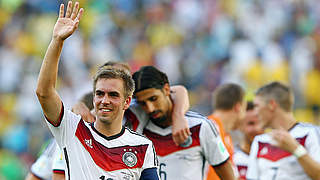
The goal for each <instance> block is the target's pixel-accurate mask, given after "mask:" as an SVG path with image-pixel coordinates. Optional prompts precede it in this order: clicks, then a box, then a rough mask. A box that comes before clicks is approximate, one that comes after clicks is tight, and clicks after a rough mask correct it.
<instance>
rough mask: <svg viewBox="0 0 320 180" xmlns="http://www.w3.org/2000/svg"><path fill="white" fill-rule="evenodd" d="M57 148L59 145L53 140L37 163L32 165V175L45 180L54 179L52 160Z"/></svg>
mask: <svg viewBox="0 0 320 180" xmlns="http://www.w3.org/2000/svg"><path fill="white" fill-rule="evenodd" d="M56 147H58V146H57V143H56V141H55V140H54V139H52V140H51V141H50V143H49V144H48V146H47V147H46V149H45V150H44V151H43V153H42V154H41V155H40V157H39V158H38V159H37V160H36V162H35V163H33V164H32V166H31V173H32V174H33V175H35V176H36V177H38V178H40V179H44V180H50V179H51V178H52V160H53V158H54V156H53V154H54V151H55V149H56Z"/></svg>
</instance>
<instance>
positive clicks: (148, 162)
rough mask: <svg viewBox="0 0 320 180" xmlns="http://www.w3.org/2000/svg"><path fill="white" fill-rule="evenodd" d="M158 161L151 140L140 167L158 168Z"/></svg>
mask: <svg viewBox="0 0 320 180" xmlns="http://www.w3.org/2000/svg"><path fill="white" fill-rule="evenodd" d="M158 166H159V162H158V157H157V154H156V151H155V149H154V146H153V144H152V142H151V141H150V144H149V145H148V148H147V151H146V155H145V157H144V162H143V166H142V169H143V170H145V169H149V168H157V169H158Z"/></svg>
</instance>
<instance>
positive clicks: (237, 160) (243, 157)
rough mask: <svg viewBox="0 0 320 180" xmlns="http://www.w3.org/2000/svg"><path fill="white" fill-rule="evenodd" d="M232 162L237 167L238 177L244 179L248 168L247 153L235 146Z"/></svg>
mask: <svg viewBox="0 0 320 180" xmlns="http://www.w3.org/2000/svg"><path fill="white" fill-rule="evenodd" d="M233 162H234V164H235V165H236V167H237V170H238V174H239V178H242V179H246V174H247V170H248V163H249V154H247V153H245V152H243V151H242V150H241V149H240V147H236V148H235V152H234V154H233Z"/></svg>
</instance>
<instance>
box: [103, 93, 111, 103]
mask: <svg viewBox="0 0 320 180" xmlns="http://www.w3.org/2000/svg"><path fill="white" fill-rule="evenodd" d="M101 103H102V104H110V99H109V97H108V96H107V95H105V96H104V97H103V98H102V101H101Z"/></svg>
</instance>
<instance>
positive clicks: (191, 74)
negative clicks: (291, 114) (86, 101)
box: [0, 0, 320, 180]
mask: <svg viewBox="0 0 320 180" xmlns="http://www.w3.org/2000/svg"><path fill="white" fill-rule="evenodd" d="M65 2H66V1H63V0H58V1H50V0H44V1H43V0H0V122H1V123H0V179H10V180H14V179H22V177H23V176H24V175H25V173H26V172H27V171H28V168H29V166H30V164H31V163H32V162H33V161H34V159H35V158H36V157H37V153H38V152H39V149H40V146H41V145H42V144H43V143H44V142H45V141H46V140H47V139H48V138H50V137H51V134H49V131H48V130H47V128H46V127H45V123H44V122H43V121H42V119H43V115H42V112H41V108H40V104H39V103H38V102H37V99H36V94H35V87H36V81H37V76H38V73H39V69H40V65H41V61H42V58H43V55H44V53H45V50H46V47H47V45H48V44H49V42H50V39H51V35H52V28H53V26H54V23H55V21H56V19H57V13H58V9H59V8H58V7H59V4H60V3H65ZM80 6H81V7H84V9H85V13H84V16H83V19H82V21H81V23H80V29H79V31H77V32H76V33H75V34H74V35H73V36H72V37H71V38H70V39H68V40H67V41H66V43H65V46H64V49H63V53H62V57H61V63H60V66H62V68H61V69H62V70H61V69H60V70H61V71H60V72H59V81H58V89H59V92H60V94H61V96H62V99H64V103H65V106H67V107H71V106H72V105H73V104H74V103H75V102H76V101H77V100H78V99H79V98H80V97H81V95H83V94H84V93H86V92H89V91H90V90H91V86H92V84H91V83H92V82H91V78H92V74H93V72H95V70H96V68H97V67H98V66H99V65H101V64H103V63H104V62H106V61H108V60H113V61H121V62H128V63H129V65H130V67H131V68H132V70H133V72H134V71H135V70H137V69H138V68H139V67H141V66H143V65H155V66H156V67H158V68H159V69H161V70H162V71H164V72H166V73H167V74H168V77H169V78H170V82H171V84H181V85H184V86H186V88H187V89H188V90H189V93H190V96H189V97H190V102H191V106H192V108H193V109H194V110H197V111H199V112H201V113H203V114H204V115H208V114H209V113H210V112H211V111H212V105H211V102H212V91H213V90H214V89H215V88H216V87H217V86H218V85H220V84H222V83H225V82H236V83H239V84H240V85H242V86H243V87H244V88H245V89H246V90H247V92H248V93H247V99H251V98H252V96H253V92H254V91H255V90H256V89H257V88H258V87H259V86H261V85H262V84H265V83H267V82H270V81H273V80H279V81H282V82H287V83H289V84H290V85H291V86H292V88H293V89H294V91H295V96H296V97H295V98H296V104H295V115H296V117H297V119H298V120H300V121H304V122H311V123H314V124H319V123H320V115H319V113H320V96H319V95H318V94H319V93H320V56H319V55H320V4H319V3H317V2H316V0H268V1H265V0H220V1H219V0H108V1H106V0H90V1H89V0H80ZM18 172H19V173H18Z"/></svg>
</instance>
